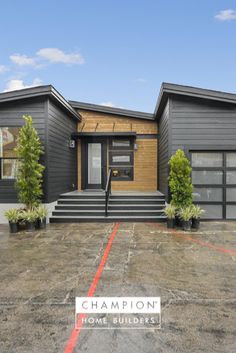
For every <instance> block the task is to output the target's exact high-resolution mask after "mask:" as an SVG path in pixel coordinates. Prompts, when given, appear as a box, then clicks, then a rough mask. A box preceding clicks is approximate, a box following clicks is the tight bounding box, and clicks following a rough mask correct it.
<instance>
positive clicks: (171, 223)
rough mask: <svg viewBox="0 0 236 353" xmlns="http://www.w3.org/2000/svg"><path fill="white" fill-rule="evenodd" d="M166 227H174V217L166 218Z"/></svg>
mask: <svg viewBox="0 0 236 353" xmlns="http://www.w3.org/2000/svg"><path fill="white" fill-rule="evenodd" d="M167 228H172V229H173V228H175V219H174V218H167Z"/></svg>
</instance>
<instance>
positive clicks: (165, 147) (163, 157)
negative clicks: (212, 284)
mask: <svg viewBox="0 0 236 353" xmlns="http://www.w3.org/2000/svg"><path fill="white" fill-rule="evenodd" d="M169 119H170V102H169V101H168V102H167V104H166V106H165V109H164V111H163V113H162V116H161V118H160V121H159V131H160V139H159V144H158V152H159V154H158V160H159V163H158V173H159V190H160V191H161V192H162V193H163V194H164V195H168V180H167V178H168V170H169V168H168V160H169V142H170V136H169V135H170V131H169Z"/></svg>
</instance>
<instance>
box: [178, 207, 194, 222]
mask: <svg viewBox="0 0 236 353" xmlns="http://www.w3.org/2000/svg"><path fill="white" fill-rule="evenodd" d="M178 214H179V216H180V218H181V219H182V221H189V220H190V219H191V218H192V206H188V207H185V208H181V209H180V210H179V212H178Z"/></svg>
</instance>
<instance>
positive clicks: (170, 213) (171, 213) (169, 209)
mask: <svg viewBox="0 0 236 353" xmlns="http://www.w3.org/2000/svg"><path fill="white" fill-rule="evenodd" d="M164 213H165V215H166V216H167V218H168V219H173V218H175V214H176V208H175V206H174V205H167V206H166V208H165V209H164Z"/></svg>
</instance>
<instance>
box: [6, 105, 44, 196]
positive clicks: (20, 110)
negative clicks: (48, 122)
mask: <svg viewBox="0 0 236 353" xmlns="http://www.w3.org/2000/svg"><path fill="white" fill-rule="evenodd" d="M23 115H31V116H32V118H33V123H34V127H35V128H36V129H37V131H38V133H39V137H40V139H41V141H42V144H43V146H44V144H45V102H44V100H43V98H35V99H30V100H29V99H28V100H27V99H26V100H24V101H18V102H17V101H15V102H9V103H4V104H3V103H2V104H1V106H0V126H2V127H4V126H22V125H23V124H24V120H23V119H22V116H23ZM42 162H43V163H44V157H43V159H42ZM14 183H15V181H14V180H0V203H16V202H17V194H16V191H15V188H14Z"/></svg>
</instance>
